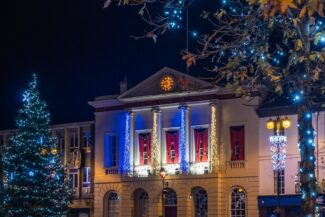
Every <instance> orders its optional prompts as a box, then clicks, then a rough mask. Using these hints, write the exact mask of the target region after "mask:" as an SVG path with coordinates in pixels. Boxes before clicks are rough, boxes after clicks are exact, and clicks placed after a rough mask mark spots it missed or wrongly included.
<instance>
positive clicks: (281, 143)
mask: <svg viewBox="0 0 325 217" xmlns="http://www.w3.org/2000/svg"><path fill="white" fill-rule="evenodd" d="M290 126H291V121H290V119H289V118H288V117H287V116H286V117H285V118H280V117H279V116H278V117H276V119H274V120H273V119H271V118H270V119H269V120H268V121H267V122H266V128H267V129H268V130H273V136H271V137H270V141H271V143H272V145H273V146H272V148H271V150H272V160H273V169H274V171H275V172H276V173H277V189H276V193H277V208H276V209H275V210H274V213H275V214H276V215H277V216H280V210H281V209H280V170H281V169H283V166H284V163H285V162H284V160H285V156H284V155H285V142H286V137H285V136H284V130H285V129H288V128H289V127H290ZM280 149H281V153H280ZM274 155H275V156H274ZM281 155H282V156H281Z"/></svg>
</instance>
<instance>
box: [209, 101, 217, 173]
mask: <svg viewBox="0 0 325 217" xmlns="http://www.w3.org/2000/svg"><path fill="white" fill-rule="evenodd" d="M210 138H211V169H215V168H216V167H217V165H218V147H217V108H216V105H215V104H211V135H210Z"/></svg>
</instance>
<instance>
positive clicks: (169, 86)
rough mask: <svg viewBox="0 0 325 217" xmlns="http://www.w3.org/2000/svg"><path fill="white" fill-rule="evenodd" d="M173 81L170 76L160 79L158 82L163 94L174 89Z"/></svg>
mask: <svg viewBox="0 0 325 217" xmlns="http://www.w3.org/2000/svg"><path fill="white" fill-rule="evenodd" d="M175 85H176V83H175V79H174V77H173V76H171V75H165V76H164V77H162V78H161V80H160V88H161V89H162V90H163V91H164V92H170V91H172V90H173V89H174V88H175Z"/></svg>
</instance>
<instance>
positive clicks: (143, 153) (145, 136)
mask: <svg viewBox="0 0 325 217" xmlns="http://www.w3.org/2000/svg"><path fill="white" fill-rule="evenodd" d="M150 154H151V134H150V133H140V134H139V155H140V165H149V164H150V161H151V158H150Z"/></svg>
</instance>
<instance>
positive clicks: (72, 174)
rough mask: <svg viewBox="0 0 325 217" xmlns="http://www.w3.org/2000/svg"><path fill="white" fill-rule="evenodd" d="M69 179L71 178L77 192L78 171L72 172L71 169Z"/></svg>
mask: <svg viewBox="0 0 325 217" xmlns="http://www.w3.org/2000/svg"><path fill="white" fill-rule="evenodd" d="M69 179H70V182H71V184H72V189H73V190H74V193H76V192H77V188H78V182H79V180H78V172H71V171H70V174H69Z"/></svg>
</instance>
